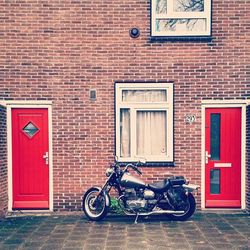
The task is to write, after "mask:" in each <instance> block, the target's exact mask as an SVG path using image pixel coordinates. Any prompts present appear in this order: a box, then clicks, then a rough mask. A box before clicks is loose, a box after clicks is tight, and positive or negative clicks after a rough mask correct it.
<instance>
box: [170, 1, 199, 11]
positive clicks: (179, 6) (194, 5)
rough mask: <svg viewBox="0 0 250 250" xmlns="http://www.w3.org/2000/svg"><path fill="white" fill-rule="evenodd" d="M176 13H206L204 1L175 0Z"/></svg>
mask: <svg viewBox="0 0 250 250" xmlns="http://www.w3.org/2000/svg"><path fill="white" fill-rule="evenodd" d="M174 11H178V12H202V11H204V0H174Z"/></svg>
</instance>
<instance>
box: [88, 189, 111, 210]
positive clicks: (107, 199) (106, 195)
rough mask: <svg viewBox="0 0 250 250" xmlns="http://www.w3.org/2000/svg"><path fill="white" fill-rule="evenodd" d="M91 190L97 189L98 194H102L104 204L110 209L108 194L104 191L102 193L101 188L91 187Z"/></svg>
mask: <svg viewBox="0 0 250 250" xmlns="http://www.w3.org/2000/svg"><path fill="white" fill-rule="evenodd" d="M92 188H95V189H97V190H98V191H99V192H102V193H103V195H104V198H105V204H106V206H107V207H110V203H111V202H110V196H109V194H108V192H106V191H105V190H104V191H102V188H101V187H92Z"/></svg>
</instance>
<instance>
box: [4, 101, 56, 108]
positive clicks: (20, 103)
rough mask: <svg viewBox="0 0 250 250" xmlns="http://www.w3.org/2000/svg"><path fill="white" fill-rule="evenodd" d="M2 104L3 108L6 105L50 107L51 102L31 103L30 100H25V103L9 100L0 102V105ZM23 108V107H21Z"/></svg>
mask: <svg viewBox="0 0 250 250" xmlns="http://www.w3.org/2000/svg"><path fill="white" fill-rule="evenodd" d="M1 103H2V104H3V105H5V106H7V105H11V106H12V105H32V106H33V105H52V101H32V100H27V101H22V100H17V101H15V100H10V101H0V104H1ZM22 107H23V106H22Z"/></svg>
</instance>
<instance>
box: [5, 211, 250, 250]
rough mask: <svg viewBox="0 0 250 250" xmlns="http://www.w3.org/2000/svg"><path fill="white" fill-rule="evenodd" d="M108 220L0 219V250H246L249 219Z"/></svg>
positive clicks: (204, 215)
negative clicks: (135, 221)
mask: <svg viewBox="0 0 250 250" xmlns="http://www.w3.org/2000/svg"><path fill="white" fill-rule="evenodd" d="M133 222H134V218H133V217H127V216H114V215H110V216H108V217H107V218H106V219H105V220H103V221H101V222H89V221H88V220H87V219H86V218H85V217H83V216H81V215H78V214H76V215H72V214H70V215H50V216H25V217H24V216H22V217H19V216H18V217H10V218H6V219H2V220H0V249H32V250H35V249H41V250H45V249H46V250H50V249H51V250H52V249H53V250H56V249H65V250H66V249H71V250H73V249H74V250H78V249H79V250H80V249H81V250H82V249H83V250H85V249H86V250H99V249H100V250H101V249H108V250H116V249H129V250H133V249H136V250H139V249H147V250H151V249H152V250H158V249H159V250H161V249H162V250H163V249H177V250H181V249H202V250H203V249H204V250H205V249H250V216H249V215H248V214H245V213H237V214H219V213H204V212H202V213H201V212H200V213H199V212H197V213H196V214H195V215H194V216H193V217H192V218H191V219H190V220H189V221H185V222H176V221H170V220H168V219H166V217H162V216H161V217H156V216H155V217H149V218H139V220H138V224H134V223H133Z"/></svg>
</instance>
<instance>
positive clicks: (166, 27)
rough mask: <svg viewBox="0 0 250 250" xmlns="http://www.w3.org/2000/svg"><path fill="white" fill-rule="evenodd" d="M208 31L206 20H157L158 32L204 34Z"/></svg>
mask: <svg viewBox="0 0 250 250" xmlns="http://www.w3.org/2000/svg"><path fill="white" fill-rule="evenodd" d="M206 29H207V28H206V19H205V18H183V19H156V31H157V32H163V31H165V32H176V31H183V32H188V31H190V32H204V31H206Z"/></svg>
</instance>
